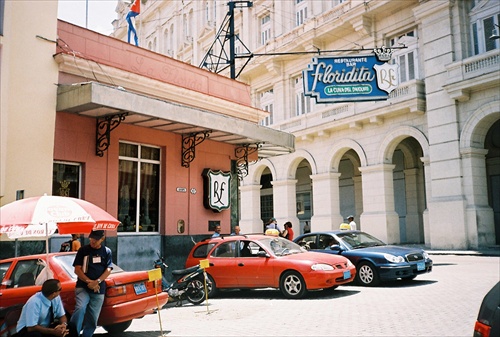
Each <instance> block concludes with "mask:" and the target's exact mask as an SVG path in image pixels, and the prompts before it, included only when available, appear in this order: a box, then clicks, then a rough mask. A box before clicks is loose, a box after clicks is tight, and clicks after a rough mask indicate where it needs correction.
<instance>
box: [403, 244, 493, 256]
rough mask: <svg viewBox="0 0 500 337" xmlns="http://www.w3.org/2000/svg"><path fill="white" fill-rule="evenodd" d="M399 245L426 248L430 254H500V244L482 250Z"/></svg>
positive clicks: (409, 245) (410, 245)
mask: <svg viewBox="0 0 500 337" xmlns="http://www.w3.org/2000/svg"><path fill="white" fill-rule="evenodd" d="M398 246H405V247H418V248H421V249H423V250H425V251H426V252H427V253H428V254H429V255H470V256H500V246H491V247H488V248H482V249H480V250H445V249H430V248H428V247H425V246H424V245H418V244H415V245H412V244H408V245H405V244H398Z"/></svg>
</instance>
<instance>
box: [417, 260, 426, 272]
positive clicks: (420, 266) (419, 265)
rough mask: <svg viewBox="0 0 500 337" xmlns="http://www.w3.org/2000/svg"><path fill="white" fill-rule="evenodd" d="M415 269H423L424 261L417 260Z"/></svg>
mask: <svg viewBox="0 0 500 337" xmlns="http://www.w3.org/2000/svg"><path fill="white" fill-rule="evenodd" d="M417 270H418V271H421V270H425V262H424V261H422V262H417Z"/></svg>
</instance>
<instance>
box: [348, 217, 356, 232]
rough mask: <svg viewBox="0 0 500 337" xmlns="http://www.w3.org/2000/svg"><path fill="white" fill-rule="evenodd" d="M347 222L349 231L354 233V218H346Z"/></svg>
mask: <svg viewBox="0 0 500 337" xmlns="http://www.w3.org/2000/svg"><path fill="white" fill-rule="evenodd" d="M347 221H348V223H349V229H350V230H352V231H355V230H356V223H355V222H354V216H352V215H349V216H348V217H347Z"/></svg>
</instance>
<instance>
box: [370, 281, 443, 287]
mask: <svg viewBox="0 0 500 337" xmlns="http://www.w3.org/2000/svg"><path fill="white" fill-rule="evenodd" d="M436 282H438V281H429V280H421V281H420V280H412V281H390V282H385V283H382V284H380V285H379V286H378V287H375V288H412V287H420V286H426V285H429V284H433V283H436Z"/></svg>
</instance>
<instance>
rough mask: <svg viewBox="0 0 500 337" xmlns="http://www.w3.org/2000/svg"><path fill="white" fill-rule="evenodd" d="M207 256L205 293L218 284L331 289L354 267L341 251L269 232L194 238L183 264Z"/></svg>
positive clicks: (289, 290) (296, 293) (293, 291)
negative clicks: (312, 247) (318, 249)
mask: <svg viewBox="0 0 500 337" xmlns="http://www.w3.org/2000/svg"><path fill="white" fill-rule="evenodd" d="M205 259H206V260H208V264H209V267H208V268H207V269H206V271H207V277H208V284H209V294H208V296H209V297H212V296H213V295H215V293H216V292H217V290H218V289H231V288H240V289H251V288H268V287H271V288H278V289H280V291H281V292H282V293H283V295H284V296H285V297H287V298H302V297H304V296H305V295H306V293H307V291H308V290H319V289H334V288H336V287H337V286H339V285H340V284H346V283H349V282H351V281H353V280H354V277H355V276H356V268H355V267H354V265H353V264H352V263H351V262H350V261H349V260H348V259H346V258H345V257H343V256H336V255H327V254H321V253H314V252H307V251H306V250H305V249H303V248H301V247H300V246H299V245H297V244H296V243H293V242H292V241H289V240H287V239H284V238H281V237H274V236H268V235H258V234H253V235H242V236H222V237H217V238H211V239H208V240H203V241H201V242H198V243H197V244H196V245H195V246H194V247H193V249H192V250H191V252H190V254H189V256H188V258H187V260H186V268H187V267H192V266H194V265H197V264H199V263H200V261H201V260H205Z"/></svg>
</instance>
